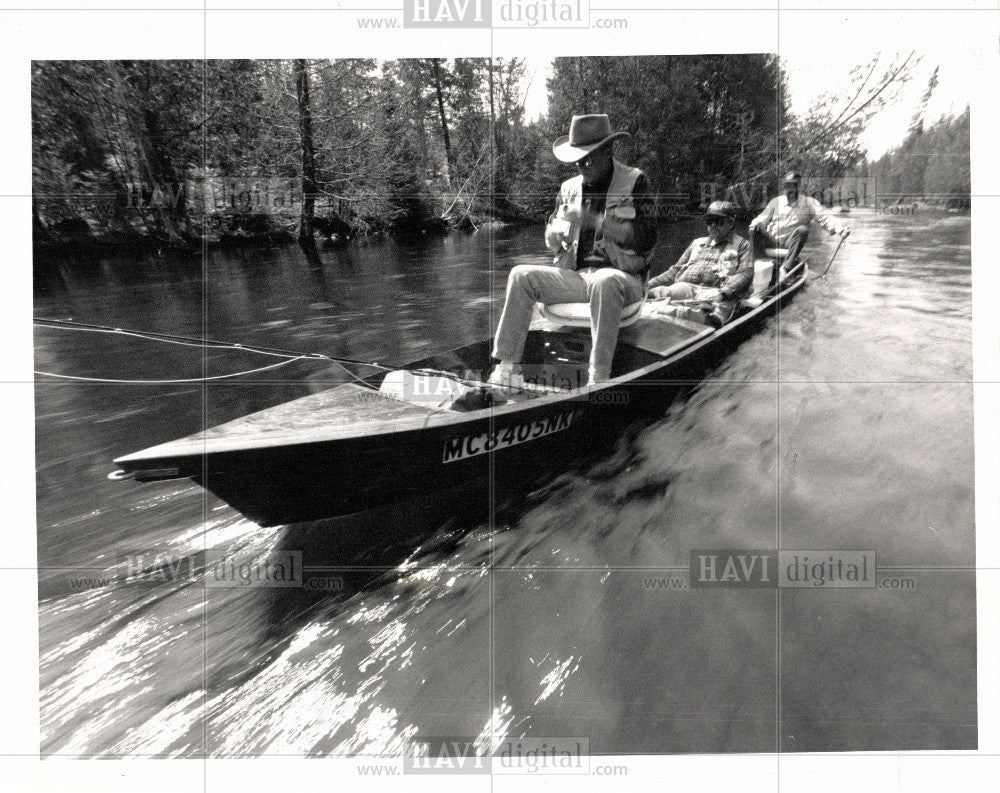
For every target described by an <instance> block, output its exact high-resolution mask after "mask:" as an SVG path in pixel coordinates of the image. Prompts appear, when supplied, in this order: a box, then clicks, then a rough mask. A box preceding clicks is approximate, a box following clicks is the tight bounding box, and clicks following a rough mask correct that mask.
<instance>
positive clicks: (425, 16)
mask: <svg viewBox="0 0 1000 793" xmlns="http://www.w3.org/2000/svg"><path fill="white" fill-rule="evenodd" d="M490 2H491V0H403V27H404V28H488V27H490V24H491V16H490Z"/></svg>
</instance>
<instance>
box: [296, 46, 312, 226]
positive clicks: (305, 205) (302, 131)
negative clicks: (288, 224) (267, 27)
mask: <svg viewBox="0 0 1000 793" xmlns="http://www.w3.org/2000/svg"><path fill="white" fill-rule="evenodd" d="M295 94H296V97H297V98H298V104H299V139H300V142H301V146H302V216H301V220H300V221H299V242H300V243H308V242H312V241H313V218H314V216H315V214H316V150H315V147H314V146H313V132H312V110H311V108H310V106H309V74H308V73H307V72H306V61H305V59H304V58H296V59H295Z"/></svg>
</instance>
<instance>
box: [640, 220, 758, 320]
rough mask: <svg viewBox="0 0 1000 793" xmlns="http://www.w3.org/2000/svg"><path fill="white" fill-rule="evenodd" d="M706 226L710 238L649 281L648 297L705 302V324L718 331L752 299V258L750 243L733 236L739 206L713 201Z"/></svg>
mask: <svg viewBox="0 0 1000 793" xmlns="http://www.w3.org/2000/svg"><path fill="white" fill-rule="evenodd" d="M705 224H706V225H707V226H708V236H707V237H699V238H698V239H696V240H695V241H694V242H692V243H691V244H690V245H689V246H688V248H687V250H686V251H684V253H682V254H681V258H680V259H678V260H677V264H675V265H674V266H673V267H671V268H670V269H669V270H667V271H666V272H665V273H663V274H662V275H658V276H657V277H656V278H654V279H653V280H652V281H650V282H649V297H650V298H656V299H660V298H670V299H671V300H672V301H680V300H696V301H702V302H704V303H705V304H706V306H708V308H707V310H706V311H705V312H704V314H705V316H704V320H705V322H706V323H707V324H709V325H713V326H714V327H717V328H718V327H722V325H723V323H725V322H728V321H729V320H730V319H731V318H732V316H733V314H734V313H735V312H736V307H737V305H739V301H740V300H741V299H743V298H745V297H749V296H750V292H751V290H752V289H753V256H752V255H751V254H752V252H751V250H750V243H749V242H748V241H747V240H746V239H744V238H743V237H741V236H739V235H738V234H734V233H733V227H734V226H735V225H736V207H735V206H734V205H733V204H732V203H731V202H729V201H713V202H712V203H711V205H709V207H708V209H707V210H706V211H705Z"/></svg>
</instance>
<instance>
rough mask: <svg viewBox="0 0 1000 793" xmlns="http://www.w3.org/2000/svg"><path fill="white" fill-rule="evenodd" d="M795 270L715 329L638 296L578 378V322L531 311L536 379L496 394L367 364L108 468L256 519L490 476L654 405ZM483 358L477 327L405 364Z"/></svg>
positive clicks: (586, 339) (774, 302)
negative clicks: (596, 361)
mask: <svg viewBox="0 0 1000 793" xmlns="http://www.w3.org/2000/svg"><path fill="white" fill-rule="evenodd" d="M807 270H808V268H807V266H806V264H805V262H802V263H801V264H800V265H799V266H797V267H796V268H795V270H794V271H792V272H791V273H789V274H788V275H787V276H785V277H783V278H782V279H781V280H780V281H779V283H778V284H776V285H774V286H769V285H768V279H767V278H766V277H765V279H764V281H763V283H762V284H761V282H760V279H759V278H758V279H755V280H756V282H757V284H760V287H761V288H760V289H759V291H757V292H756V293H755V295H754V296H753V297H751V298H749V299H748V300H745V301H743V303H742V306H741V310H740V312H739V313H738V314H737V316H736V317H735V318H734V319H732V320H731V321H730V322H728V323H727V324H726V325H724V326H723V327H722V328H718V329H716V328H711V327H707V326H705V325H701V324H696V323H694V322H691V321H687V320H684V319H679V318H677V317H676V316H667V315H665V314H664V313H662V309H663V304H658V303H657V302H656V301H647V302H646V303H645V304H643V306H642V308H641V314H640V316H639V318H638V320H637V321H634V322H633V323H632V324H631V325H629V326H628V327H623V328H622V330H621V331H620V334H619V341H618V347H617V348H616V352H615V358H614V367H613V370H612V377H611V379H610V380H608V381H607V382H604V383H601V384H599V385H595V386H584V387H578V383H579V380H580V376H581V375H580V373H581V372H585V371H586V362H587V359H588V356H589V354H590V331H589V329H587V328H580V327H566V326H563V325H561V324H559V323H556V322H553V321H551V320H548V319H545V318H543V317H541V316H540V315H538V316H536V318H535V319H534V320H533V322H532V326H531V330H530V332H529V334H528V341H527V344H526V348H525V355H524V358H523V364H524V365H525V368H526V369H527V370H530V371H531V372H533V373H534V374H535V375H536V376H535V378H534V382H535V383H536V384H537V383H541V385H536V386H534V387H532V386H530V385H529V386H528V390H526V391H522V392H516V393H515V392H511V393H510V395H509V396H510V398H509V399H507V400H506V401H503V402H501V403H499V404H497V403H494V404H490V405H487V406H485V407H480V408H475V409H468V407H466V408H465V409H461V410H458V409H454V408H452V409H445V408H442V407H439V406H437V405H436V404H434V402H435V400H434V399H428V395H427V394H420V393H413V389H412V388H411V389H409V392H408V393H407V395H406V396H405V397H404V398H402V399H400V398H397V397H396V396H394V395H393V393H392V392H391V390H390V391H387V390H386V389H385V388H384V386H383V388H382V389H381V390H380V386H382V385H383V377H382V376H379V377H373V378H370V379H369V380H367V381H365V382H358V383H349V384H345V385H340V386H336V387H334V388H331V389H329V390H327V391H323V392H320V393H317V394H312V395H309V396H306V397H302V398H300V399H296V400H293V401H291V402H286V403H284V404H281V405H277V406H275V407H272V408H268V409H266V410H262V411H259V412H257V413H253V414H251V415H248V416H244V417H242V418H239V419H236V420H234V421H230V422H227V423H225V424H220V425H219V426H216V427H212V428H210V429H207V430H205V431H204V432H199V433H197V434H194V435H190V436H188V437H185V438H181V439H179V440H175V441H170V442H168V443H164V444H161V445H159V446H154V447H152V448H149V449H144V450H142V451H139V452H135V453H133V454H128V455H125V456H123V457H119V458H118V459H116V460H115V463H116V464H117V465H119V466H120V467H121V470H120V471H116V472H115V473H114V474H112V475H111V476H112V478H134V479H136V480H137V481H140V482H144V481H145V482H148V481H158V480H163V479H176V478H190V479H192V480H194V481H195V482H197V483H198V484H199V485H201V486H202V487H204V488H206V489H207V490H209V491H211V492H212V493H214V494H215V495H217V496H218V497H219V498H221V499H222V500H223V501H226V502H227V503H229V504H230V505H231V506H233V507H234V508H235V509H237V510H239V511H240V512H241V513H243V514H244V515H246V516H247V517H248V518H250V519H251V520H253V521H255V522H257V523H259V524H260V525H261V526H275V525H279V524H287V523H295V522H299V521H309V520H316V519H320V518H329V517H337V516H342V515H350V514H352V513H356V512H360V511H363V510H367V509H370V508H372V507H376V506H382V505H389V504H393V503H397V502H401V501H406V500H408V499H411V498H414V497H419V496H421V495H425V494H428V493H429V492H432V491H447V490H448V489H449V488H452V487H455V486H457V485H459V484H463V483H467V482H469V481H470V480H474V479H478V478H482V479H484V480H491V481H494V482H495V481H497V477H500V479H501V480H502V477H503V475H504V474H505V473H511V472H516V471H519V470H522V469H527V468H530V467H535V466H539V465H541V466H547V465H551V464H552V463H558V462H559V461H565V460H566V459H569V455H573V454H575V449H579V448H580V446H579V444H581V443H583V444H584V446H585V445H586V443H587V440H588V439H589V438H593V437H596V436H598V435H599V434H600V430H601V429H602V428H606V427H607V426H608V424H609V423H616V422H620V421H621V418H622V417H623V416H625V415H631V416H634V415H635V414H636V413H640V412H648V411H650V410H652V411H660V412H662V411H663V410H664V409H665V408H666V407H667V405H668V404H669V402H670V401H671V399H672V396H673V395H675V394H676V393H677V392H678V391H679V390H683V389H684V388H688V387H690V386H691V385H692V384H694V383H697V382H698V381H700V380H701V379H702V378H703V377H704V375H705V373H706V372H707V371H708V370H709V369H710V368H711V367H712V366H714V365H716V364H717V363H718V362H719V361H720V359H721V358H722V357H723V356H724V355H725V354H727V353H728V352H729V351H731V350H732V349H733V348H734V347H735V346H736V345H738V344H740V343H741V342H742V341H744V340H745V339H747V338H748V337H750V336H751V335H753V334H754V333H755V332H757V331H758V330H759V329H760V328H761V327H762V325H763V324H764V323H765V322H766V320H767V319H768V317H770V316H772V315H773V314H775V313H776V312H777V311H778V310H779V309H780V308H781V306H782V305H783V304H784V303H785V302H786V301H787V300H788V299H789V298H791V297H792V296H793V295H794V294H795V293H796V292H798V291H799V290H800V289H801V288H802V287H803V285H804V284H805V283H806V276H807ZM768 272H769V268H768ZM491 363H492V362H491V358H490V344H489V342H488V341H486V340H484V341H482V342H479V343H476V344H470V345H468V346H465V347H461V348H459V349H456V350H452V351H450V352H446V353H444V354H441V355H435V356H432V357H429V358H425V359H423V360H419V361H415V362H414V363H413V364H411V365H409V366H407V367H406V369H407V371H409V372H431V373H432V374H430V375H427V377H428V380H427V382H433V383H438V384H440V383H441V382H442V380H443V379H447V378H450V379H451V380H452V382H453V383H467V382H468V381H469V380H470V379H471V380H479V379H481V378H482V377H483V376H484V375H483V374H482V373H488V372H489V371H490V368H491ZM442 373H450V374H447V375H444V374H442ZM404 378H405V375H404ZM530 382H532V380H531V378H529V383H530ZM410 384H411V385H412V381H411V382H410ZM417 391H419V388H418V389H417ZM491 395H492V394H491ZM574 444H576V446H574ZM485 497H486V493H485V492H484V498H485Z"/></svg>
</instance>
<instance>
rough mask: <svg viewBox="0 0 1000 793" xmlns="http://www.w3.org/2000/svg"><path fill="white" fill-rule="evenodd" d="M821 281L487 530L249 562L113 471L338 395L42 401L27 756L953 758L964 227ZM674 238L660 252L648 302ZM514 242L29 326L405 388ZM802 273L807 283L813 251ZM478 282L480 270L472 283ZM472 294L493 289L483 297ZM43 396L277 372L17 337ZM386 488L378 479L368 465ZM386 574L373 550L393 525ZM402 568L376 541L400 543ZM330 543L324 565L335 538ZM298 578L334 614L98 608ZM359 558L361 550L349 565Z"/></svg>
mask: <svg viewBox="0 0 1000 793" xmlns="http://www.w3.org/2000/svg"><path fill="white" fill-rule="evenodd" d="M847 220H849V222H850V225H851V227H852V229H853V234H852V236H851V237H850V239H849V240H848V241H847V243H846V244H845V245H844V246H843V248H842V250H841V251H840V253H839V255H838V257H837V259H836V263H835V264H834V266H833V268H832V270H831V271H830V274H829V276H828V277H827V278H826V279H825V280H822V281H816V282H814V283H812V284H810V286H809V287H808V288H807V289H806V290H805V291H804V292H802V293H801V294H800V295H798V296H797V297H796V299H795V300H794V301H793V302H792V303H791V304H790V305H789V306H788V307H787V308H786V309H785V310H784V311H783V312H782V313H781V315H780V316H779V317H778V318H777V319H775V320H772V321H771V322H770V324H769V325H768V326H767V327H766V328H765V330H764V331H763V332H762V333H760V334H759V335H757V336H755V337H754V338H752V339H751V340H749V341H748V342H747V343H745V344H744V345H742V346H741V347H740V348H739V349H737V350H736V351H735V352H734V353H733V354H732V355H730V356H729V357H728V358H727V359H726V360H725V361H724V362H723V363H722V364H721V365H720V366H719V368H718V369H716V370H715V372H714V373H713V374H712V376H710V377H709V378H708V379H707V380H706V381H705V382H704V383H703V384H702V385H701V386H700V387H698V388H697V389H696V390H695V391H694V393H692V394H690V395H689V396H686V397H685V398H684V399H683V400H681V401H677V402H674V403H673V404H671V405H667V404H665V405H664V410H665V414H664V416H663V418H662V419H660V420H658V421H655V422H653V423H648V422H647V423H646V424H645V425H644V426H639V427H635V428H633V429H632V430H631V431H630V432H628V433H626V435H625V437H623V438H622V440H621V441H620V443H619V444H618V445H617V446H616V447H614V448H610V447H609V448H608V449H607V453H606V455H604V456H603V457H602V458H600V459H597V460H586V461H576V462H570V463H568V464H567V466H566V468H565V470H562V471H560V472H553V474H552V476H551V477H550V478H549V479H548V480H547V481H545V482H543V483H542V484H541V486H539V487H538V488H537V489H535V490H534V491H532V492H530V493H526V494H524V495H523V496H521V497H518V498H515V499H512V500H510V501H509V502H507V503H504V504H501V505H497V506H498V510H497V512H496V515H495V521H493V522H492V523H491V522H490V520H489V517H488V514H486V515H484V514H483V513H482V511H481V510H476V509H472V510H469V509H466V506H467V503H466V502H469V503H471V502H476V501H477V500H479V501H480V502H485V499H486V495H487V494H486V493H472V494H468V495H467V497H465V498H456V499H453V500H452V502H451V503H450V504H445V505H441V504H437V505H435V506H434V507H433V508H427V509H422V508H413V507H410V508H407V509H401V510H398V511H395V512H386V513H385V514H379V515H376V516H375V517H363V518H357V519H342V520H340V521H332V522H326V523H317V524H313V525H307V526H295V527H280V528H277V529H260V528H259V527H257V526H255V525H254V524H252V523H250V522H248V521H247V520H245V519H244V518H242V517H241V516H239V515H238V514H237V513H235V512H234V511H233V510H231V509H230V508H229V507H227V506H225V505H224V504H222V503H221V502H219V501H217V500H216V499H215V498H214V497H212V496H210V495H206V494H205V493H204V492H203V491H202V490H201V489H200V488H198V487H196V486H194V485H192V484H190V483H185V482H181V483H178V482H163V483H157V484H145V485H140V484H136V483H134V482H111V481H108V480H107V479H106V474H107V473H108V472H109V471H110V470H111V469H112V466H111V464H110V461H111V460H112V458H114V457H116V456H119V455H121V454H124V453H127V452H130V451H135V450H137V449H139V448H145V447H147V446H150V445H153V444H154V443H159V442H162V441H166V440H170V439H172V438H175V437H179V436H181V435H185V434H188V433H190V432H193V431H196V430H198V429H199V428H201V427H203V426H210V425H213V424H215V423H218V422H220V421H224V420H228V419H231V418H235V417H237V416H240V415H243V414H245V413H247V412H250V411H252V410H256V409H259V408H262V407H265V406H268V405H272V404H277V403H279V402H282V401H284V400H286V399H289V398H293V397H297V396H301V395H303V394H307V393H310V392H314V391H316V390H319V389H322V388H326V387H329V386H330V385H331V384H334V383H337V382H343V381H344V380H345V379H346V377H347V375H345V374H344V372H343V371H341V370H338V369H337V368H336V367H330V366H324V365H322V364H321V363H320V362H302V361H299V362H295V363H293V364H291V365H290V366H286V367H283V368H280V369H277V370H274V371H271V372H268V373H267V374H266V375H263V376H261V377H259V378H257V379H255V380H254V381H253V382H250V383H245V382H244V383H241V382H240V381H238V380H236V381H229V382H227V381H219V382H217V383H214V384H213V385H211V386H208V387H204V388H203V387H202V386H201V385H199V384H184V383H146V384H114V383H92V382H71V381H58V382H56V381H53V380H51V379H47V378H39V380H38V382H37V387H36V415H37V421H36V450H37V488H38V490H37V492H38V559H39V567H40V570H39V612H40V640H41V661H40V675H41V691H40V697H41V723H42V734H41V738H40V743H41V750H42V752H43V753H44V754H66V755H103V756H110V755H122V754H125V755H160V756H181V757H195V756H202V755H205V754H208V755H211V756H216V757H223V756H241V755H259V754H284V755H289V754H291V755H303V754H320V755H325V754H357V753H364V754H380V753H386V752H388V753H394V752H399V751H401V750H403V749H404V748H405V747H406V746H407V745H408V743H409V742H410V741H411V740H413V739H414V738H415V737H418V738H419V737H422V736H456V737H458V736H464V737H467V738H475V737H478V738H479V739H480V740H481V741H485V742H489V741H490V740H499V739H502V738H505V737H518V736H536V737H538V736H542V737H549V736H556V737H558V736H583V737H586V738H588V739H589V741H590V748H591V751H592V752H595V753H636V752H641V753H661V752H753V751H768V752H770V751H778V750H780V751H831V750H872V749H885V750H902V749H960V748H973V747H975V745H976V735H977V733H976V710H975V709H976V636H975V574H974V570H973V568H974V564H975V544H974V523H973V425H972V386H971V381H972V344H971V275H970V228H969V219H968V217H967V216H961V215H950V214H943V213H942V214H931V213H925V214H923V215H917V216H912V217H899V216H882V215H866V216H862V215H852V216H850V217H849V218H847ZM699 231H700V229H699V224H698V223H697V222H685V223H677V224H675V225H673V226H671V227H670V228H664V229H663V230H662V233H661V242H660V244H659V246H658V256H657V262H658V264H657V265H654V271H655V270H656V269H662V268H664V267H665V266H667V265H668V264H669V263H672V261H673V260H674V259H675V258H676V256H677V255H678V254H679V253H680V252H681V250H683V247H684V246H685V244H686V243H687V242H688V241H689V240H690V239H691V237H692V236H694V235H695V234H696V233H698V232H699ZM538 237H539V230H538V229H536V228H531V229H511V230H502V231H498V232H496V234H495V237H494V239H493V240H492V245H491V239H490V236H489V234H488V233H486V232H481V233H479V234H475V235H471V236H461V235H457V236H453V237H450V238H445V239H439V238H433V239H428V238H417V239H411V240H398V239H396V240H383V241H377V242H373V243H370V244H367V245H366V244H358V243H355V244H353V245H352V246H351V247H348V248H340V249H336V248H322V247H321V248H320V252H319V253H320V257H319V261H315V260H313V261H310V260H309V259H307V258H306V257H305V256H303V254H302V253H301V251H300V250H299V249H298V248H297V247H296V246H287V247H274V248H261V247H253V248H250V247H247V248H240V249H236V250H230V251H211V252H209V253H208V254H207V256H206V258H205V260H204V267H203V266H202V259H201V257H198V256H192V257H187V258H178V257H176V256H171V255H166V254H165V255H150V256H145V257H132V258H126V257H119V258H105V259H94V258H71V257H66V258H62V259H58V260H55V261H47V262H44V263H43V262H39V263H37V265H36V283H35V295H36V314H37V316H45V317H60V318H72V319H75V320H77V321H81V322H94V323H100V324H107V325H114V326H122V327H129V328H140V329H143V330H149V331H158V332H162V333H172V334H189V335H198V334H199V333H201V332H202V329H203V328H204V329H205V330H207V333H208V336H209V337H212V338H217V339H227V340H234V341H241V342H247V343H257V344H263V345H266V346H270V347H280V348H287V349H295V350H303V351H309V352H324V353H328V354H336V355H342V356H348V357H352V358H358V359H364V360H379V361H383V362H389V363H398V362H403V361H407V360H413V359H416V358H420V357H422V356H425V355H428V354H430V353H433V352H436V351H441V350H445V349H449V348H453V347H458V346H460V345H463V344H467V343H470V342H473V341H477V340H479V339H480V338H482V337H484V336H485V335H487V334H488V333H489V329H490V326H491V323H492V322H493V321H494V318H495V313H496V312H497V311H498V309H499V307H500V305H501V302H502V289H503V284H504V282H505V278H506V272H507V271H508V270H509V268H510V267H511V266H513V265H514V264H518V263H528V262H539V261H543V260H544V257H543V256H542V251H541V245H540V242H539V239H538ZM808 250H809V252H810V258H811V261H812V262H813V264H814V265H815V264H817V263H819V264H820V266H823V265H825V262H826V261H827V259H828V258H829V256H830V254H831V253H832V251H833V244H832V241H831V240H830V238H828V237H826V236H825V235H822V234H821V233H819V232H816V233H814V237H813V239H812V240H811V241H810V243H809V246H808ZM491 254H492V255H491ZM491 265H492V267H493V270H492V276H491ZM35 349H36V368H37V369H39V370H41V371H46V372H57V373H63V374H71V375H78V376H87V377H95V378H110V379H144V380H154V381H155V380H173V379H178V378H198V377H200V376H201V375H202V374H209V375H216V374H223V373H228V372H237V371H242V370H245V369H251V368H254V367H258V366H262V365H266V364H268V363H272V362H273V359H262V358H261V357H259V356H255V355H251V354H248V353H242V352H234V351H213V352H211V353H210V354H209V355H208V356H207V357H204V358H203V357H202V353H201V351H200V350H199V349H197V348H191V347H183V346H174V345H164V344H157V343H153V342H149V341H144V340H139V339H133V338H124V337H121V336H109V335H103V334H96V333H83V332H70V331H65V330H53V329H47V328H41V327H37V328H36V333H35ZM387 464H391V461H387ZM390 523H391V524H392V527H393V528H395V529H398V528H400V527H401V526H402V527H404V528H406V527H411V526H412V528H413V532H412V536H413V539H411V540H409V541H402V542H398V541H395V540H394V541H393V542H392V543H388V542H384V541H382V540H381V539H380V538H381V537H382V536H383V535H384V534H385V530H386V529H387V528H389V526H390ZM396 534H397V535H398V534H399V532H398V531H397V532H396ZM346 535H350V536H351V537H353V538H354V539H355V540H356V542H355V546H356V547H355V548H354V550H352V551H351V552H350V554H349V555H346V556H345V555H343V554H342V553H341V551H339V550H337V549H338V548H340V545H339V540H340V539H341V538H343V537H344V536H346ZM779 543H780V546H781V547H782V548H786V549H809V550H819V551H823V550H828V549H861V550H869V551H874V553H875V554H876V557H877V564H878V583H879V586H878V587H876V588H840V589H830V588H826V587H824V588H814V589H748V588H723V589H690V588H687V586H686V576H687V567H688V563H689V558H690V551H691V550H692V549H705V548H716V549H719V548H722V549H725V548H732V549H768V548H770V549H773V548H775V547H778V544H779ZM206 549H208V550H209V551H215V552H216V553H217V554H218V553H222V554H229V553H232V554H234V555H235V556H237V557H238V558H260V557H267V556H268V555H273V554H275V553H276V552H278V551H282V550H288V549H291V550H301V551H302V552H303V554H304V556H303V558H304V560H305V563H306V564H307V565H309V564H311V565H313V566H314V568H315V569H318V570H324V569H325V570H326V571H327V572H328V573H329V578H328V583H327V584H326V585H325V586H326V591H319V590H315V589H314V590H311V591H306V590H305V589H283V588H273V587H270V588H264V587H247V588H242V587H231V588H214V587H213V588H206V587H205V586H204V579H203V578H202V577H201V576H199V575H163V576H162V579H163V580H154V581H152V582H149V581H147V582H146V583H142V584H136V583H133V582H125V581H122V580H121V579H115V578H113V577H114V576H115V575H116V574H117V573H119V572H120V571H121V565H122V560H123V559H127V558H128V557H129V556H130V555H134V554H143V555H144V558H149V556H150V555H154V556H155V555H157V554H162V555H163V558H171V559H176V558H181V559H188V560H189V559H194V558H197V554H198V552H199V551H205V550H206ZM359 549H360V550H359Z"/></svg>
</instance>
